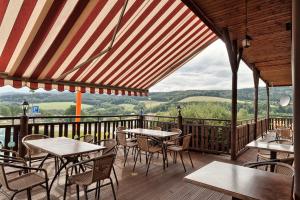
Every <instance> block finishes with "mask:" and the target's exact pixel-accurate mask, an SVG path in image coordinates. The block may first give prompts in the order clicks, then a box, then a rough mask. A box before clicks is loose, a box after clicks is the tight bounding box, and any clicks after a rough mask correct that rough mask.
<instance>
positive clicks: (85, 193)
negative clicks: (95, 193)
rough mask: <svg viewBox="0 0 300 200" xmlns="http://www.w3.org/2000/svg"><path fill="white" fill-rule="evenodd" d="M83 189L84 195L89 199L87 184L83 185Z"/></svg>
mask: <svg viewBox="0 0 300 200" xmlns="http://www.w3.org/2000/svg"><path fill="white" fill-rule="evenodd" d="M83 191H84V197H85V200H88V195H87V186H83Z"/></svg>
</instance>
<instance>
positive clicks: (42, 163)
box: [38, 153, 50, 168]
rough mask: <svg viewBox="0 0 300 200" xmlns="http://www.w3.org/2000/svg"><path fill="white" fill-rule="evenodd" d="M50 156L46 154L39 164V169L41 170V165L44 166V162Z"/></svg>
mask: <svg viewBox="0 0 300 200" xmlns="http://www.w3.org/2000/svg"><path fill="white" fill-rule="evenodd" d="M49 156H50V154H49V153H48V154H47V155H46V156H45V157H44V158H43V160H42V162H41V163H40V165H39V167H38V168H42V167H43V165H44V162H45V161H46V160H47V159H48V158H49Z"/></svg>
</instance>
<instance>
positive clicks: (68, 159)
mask: <svg viewBox="0 0 300 200" xmlns="http://www.w3.org/2000/svg"><path fill="white" fill-rule="evenodd" d="M60 160H61V162H62V163H63V164H62V165H61V167H60V168H59V169H58V170H57V172H56V173H55V175H54V177H53V179H52V181H51V184H50V186H49V191H51V188H52V186H53V183H54V181H55V179H56V178H57V176H58V175H59V174H60V172H61V171H62V170H63V169H64V168H65V167H66V166H67V165H68V164H69V163H71V162H72V163H76V161H77V162H78V157H66V160H67V161H66V162H64V161H63V159H60Z"/></svg>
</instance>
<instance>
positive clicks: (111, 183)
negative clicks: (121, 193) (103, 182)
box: [109, 178, 117, 200]
mask: <svg viewBox="0 0 300 200" xmlns="http://www.w3.org/2000/svg"><path fill="white" fill-rule="evenodd" d="M109 179H110V185H111V189H112V192H113V195H114V200H116V199H117V198H116V193H115V188H114V184H113V182H112V180H111V178H109Z"/></svg>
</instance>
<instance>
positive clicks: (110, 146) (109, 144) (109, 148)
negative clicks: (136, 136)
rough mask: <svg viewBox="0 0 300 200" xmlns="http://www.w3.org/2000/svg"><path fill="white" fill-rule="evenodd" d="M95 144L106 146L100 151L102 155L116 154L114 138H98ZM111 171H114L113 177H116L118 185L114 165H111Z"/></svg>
mask: <svg viewBox="0 0 300 200" xmlns="http://www.w3.org/2000/svg"><path fill="white" fill-rule="evenodd" d="M96 144H98V145H101V146H105V147H106V148H105V149H104V150H103V151H102V155H107V154H111V153H114V154H117V150H116V147H117V141H116V140H115V139H106V140H100V141H98V142H97V143H96ZM112 170H113V173H114V177H115V179H116V182H117V185H119V181H118V177H117V174H116V170H115V167H114V166H113V167H112Z"/></svg>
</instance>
